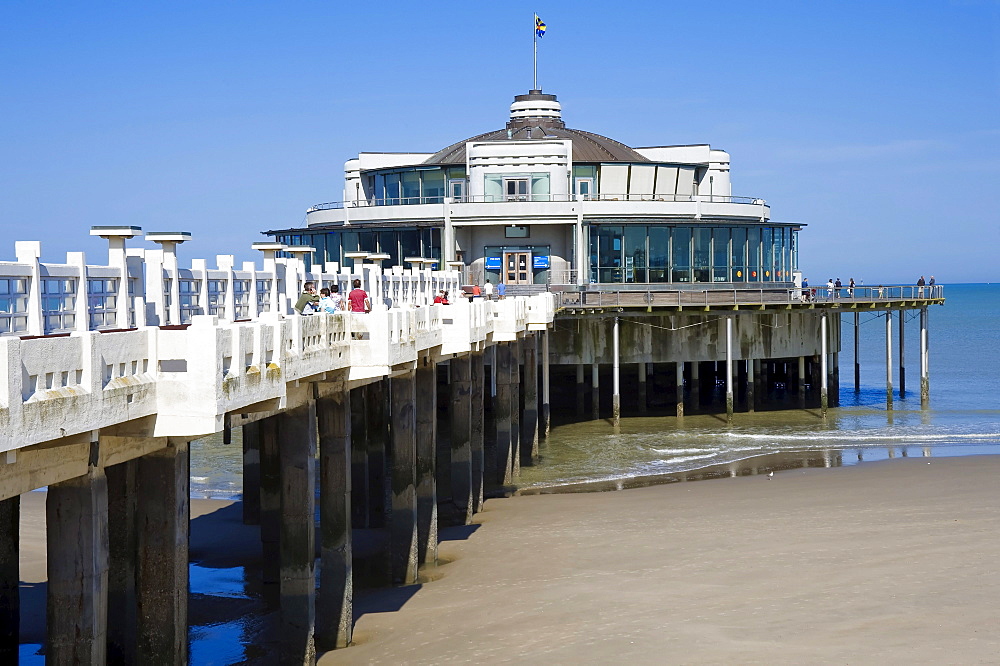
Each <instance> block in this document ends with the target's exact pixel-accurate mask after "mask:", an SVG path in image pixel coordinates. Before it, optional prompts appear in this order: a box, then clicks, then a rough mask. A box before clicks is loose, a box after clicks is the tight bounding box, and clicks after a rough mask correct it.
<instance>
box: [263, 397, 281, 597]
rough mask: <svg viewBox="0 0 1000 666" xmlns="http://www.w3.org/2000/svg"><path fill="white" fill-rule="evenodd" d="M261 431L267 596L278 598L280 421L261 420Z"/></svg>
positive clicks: (275, 418) (264, 574) (264, 580)
mask: <svg viewBox="0 0 1000 666" xmlns="http://www.w3.org/2000/svg"><path fill="white" fill-rule="evenodd" d="M258 426H259V432H260V542H261V569H262V576H263V582H264V585H265V587H266V586H274V587H273V588H272V589H271V590H265V595H266V596H268V597H271V598H277V592H278V589H277V586H278V584H279V582H280V581H281V567H280V562H281V553H280V551H279V547H278V542H279V540H280V538H281V534H280V530H281V460H280V456H279V452H278V419H277V417H276V416H270V417H267V418H265V419H262V420H260V421H258Z"/></svg>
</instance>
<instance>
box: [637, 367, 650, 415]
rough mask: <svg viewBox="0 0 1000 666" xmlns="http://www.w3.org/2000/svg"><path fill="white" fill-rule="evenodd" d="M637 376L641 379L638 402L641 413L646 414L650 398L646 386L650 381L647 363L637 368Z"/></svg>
mask: <svg viewBox="0 0 1000 666" xmlns="http://www.w3.org/2000/svg"><path fill="white" fill-rule="evenodd" d="M636 370H637V372H636V376H637V378H638V379H639V390H638V394H637V395H636V402H637V403H638V405H637V406H638V408H639V413H640V414H645V413H646V411H647V410H648V408H649V398H648V396H647V393H646V384H647V383H648V382H647V379H648V375H647V373H648V370H647V368H646V364H645V363H639V364H638V366H637V367H636Z"/></svg>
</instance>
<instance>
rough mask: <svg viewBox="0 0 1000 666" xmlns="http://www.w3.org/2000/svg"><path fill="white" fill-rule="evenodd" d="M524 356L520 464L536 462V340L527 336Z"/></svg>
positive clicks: (535, 337)
mask: <svg viewBox="0 0 1000 666" xmlns="http://www.w3.org/2000/svg"><path fill="white" fill-rule="evenodd" d="M521 347H522V350H523V354H524V387H523V391H522V393H523V395H524V411H523V412H522V416H521V464H523V465H531V464H534V462H535V461H536V460H538V338H537V336H535V335H528V336H527V337H525V339H524V341H523V342H522V343H521Z"/></svg>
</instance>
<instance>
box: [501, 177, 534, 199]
mask: <svg viewBox="0 0 1000 666" xmlns="http://www.w3.org/2000/svg"><path fill="white" fill-rule="evenodd" d="M503 191H504V198H505V200H507V201H527V200H528V179H527V178H504V179H503Z"/></svg>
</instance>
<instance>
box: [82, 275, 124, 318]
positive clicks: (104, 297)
mask: <svg viewBox="0 0 1000 666" xmlns="http://www.w3.org/2000/svg"><path fill="white" fill-rule="evenodd" d="M117 293H118V280H100V279H90V280H87V309H88V310H89V312H90V322H89V323H90V328H91V329H95V330H96V329H101V328H114V327H115V313H116V311H117V310H116V299H117Z"/></svg>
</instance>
